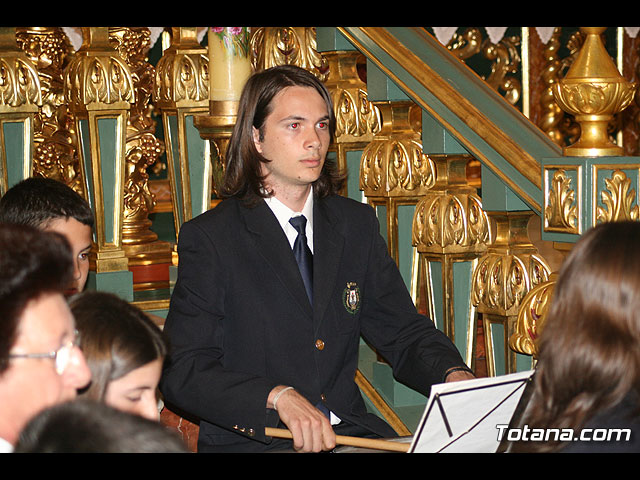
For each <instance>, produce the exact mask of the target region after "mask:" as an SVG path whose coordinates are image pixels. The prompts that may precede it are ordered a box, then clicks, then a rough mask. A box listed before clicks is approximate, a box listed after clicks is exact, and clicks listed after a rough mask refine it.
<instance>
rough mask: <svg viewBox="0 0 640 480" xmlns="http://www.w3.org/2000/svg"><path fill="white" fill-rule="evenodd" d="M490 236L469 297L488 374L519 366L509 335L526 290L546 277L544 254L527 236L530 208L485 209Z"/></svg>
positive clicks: (504, 371)
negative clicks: (477, 317)
mask: <svg viewBox="0 0 640 480" xmlns="http://www.w3.org/2000/svg"><path fill="white" fill-rule="evenodd" d="M488 215H489V218H490V221H491V228H492V229H493V232H494V233H493V234H492V236H493V242H492V243H491V244H490V245H489V246H488V247H487V251H486V253H485V254H484V255H483V256H482V257H481V258H480V259H479V260H478V265H477V267H476V268H475V270H474V273H473V281H472V290H471V301H472V303H473V304H474V305H475V306H476V308H477V311H478V313H479V314H481V315H482V321H483V331H484V336H485V350H486V358H487V372H488V374H489V376H494V375H503V374H506V373H513V372H515V371H517V369H518V365H517V364H516V355H515V352H514V351H513V350H512V349H511V348H510V347H509V339H510V338H511V336H512V335H513V334H514V333H515V331H516V327H515V324H516V318H517V316H518V311H519V309H520V305H521V303H523V299H524V297H525V295H527V294H528V293H529V291H530V290H531V289H532V288H534V287H536V286H537V285H540V284H542V283H544V282H546V281H547V280H548V279H549V275H550V268H549V266H548V264H547V262H546V260H545V259H544V258H543V257H542V256H541V255H540V254H539V253H538V249H537V248H536V247H535V246H534V245H533V243H532V242H531V241H530V239H529V234H528V224H529V221H530V219H531V216H532V215H534V213H533V212H531V211H507V212H489V213H488Z"/></svg>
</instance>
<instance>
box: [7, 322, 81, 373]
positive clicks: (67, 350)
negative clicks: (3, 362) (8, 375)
mask: <svg viewBox="0 0 640 480" xmlns="http://www.w3.org/2000/svg"><path fill="white" fill-rule="evenodd" d="M77 340H78V330H74V332H73V339H71V340H69V341H68V342H67V343H65V344H64V345H62V346H61V347H60V348H59V349H57V350H54V351H52V352H46V353H10V354H9V358H50V359H52V360H54V361H55V363H56V373H57V374H58V375H62V374H63V373H64V371H65V370H66V369H67V366H68V365H69V360H70V359H71V351H72V350H73V347H75V346H76V342H77Z"/></svg>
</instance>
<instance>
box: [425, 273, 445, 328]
mask: <svg viewBox="0 0 640 480" xmlns="http://www.w3.org/2000/svg"><path fill="white" fill-rule="evenodd" d="M427 263H428V268H429V273H430V276H431V287H432V292H433V293H432V294H433V298H432V301H433V312H434V316H435V318H432V319H431V320H433V321H434V323H435V324H436V326H437V327H438V328H439V329H441V330H442V329H443V327H444V325H443V324H442V322H443V319H444V304H443V301H442V293H443V291H444V290H443V288H442V263H440V262H427Z"/></svg>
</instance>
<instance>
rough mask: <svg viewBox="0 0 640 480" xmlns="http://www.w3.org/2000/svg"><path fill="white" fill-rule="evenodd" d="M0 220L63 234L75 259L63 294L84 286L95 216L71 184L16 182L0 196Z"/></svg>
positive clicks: (36, 179)
mask: <svg viewBox="0 0 640 480" xmlns="http://www.w3.org/2000/svg"><path fill="white" fill-rule="evenodd" d="M0 223H14V224H20V225H31V226H33V227H35V228H38V229H40V230H45V231H53V232H58V233H61V234H62V235H64V236H65V237H66V238H67V240H68V241H69V243H70V245H71V248H72V250H73V259H74V260H73V267H74V272H73V280H72V282H71V284H70V285H69V287H68V288H67V290H66V292H65V295H67V296H71V295H74V294H76V293H78V292H81V291H82V290H83V289H84V287H85V284H86V282H87V276H88V274H89V251H90V250H91V243H92V234H93V223H94V218H93V212H92V211H91V207H90V206H89V204H88V202H87V201H86V200H85V199H84V198H83V197H82V196H81V195H79V194H78V193H77V192H75V191H74V190H73V189H72V188H71V187H68V186H67V185H65V184H64V183H62V182H59V181H57V180H54V179H50V178H44V177H30V178H27V179H25V180H23V181H21V182H19V183H17V184H16V185H14V186H13V187H11V188H10V189H9V190H8V191H7V193H5V194H4V196H3V197H2V198H0Z"/></svg>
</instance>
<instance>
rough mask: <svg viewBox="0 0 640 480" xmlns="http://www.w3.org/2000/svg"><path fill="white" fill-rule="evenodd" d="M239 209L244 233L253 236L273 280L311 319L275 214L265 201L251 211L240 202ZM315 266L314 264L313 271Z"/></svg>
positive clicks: (306, 301) (309, 309)
mask: <svg viewBox="0 0 640 480" xmlns="http://www.w3.org/2000/svg"><path fill="white" fill-rule="evenodd" d="M239 209H240V212H241V215H242V216H243V217H244V219H245V224H246V226H247V230H248V231H249V232H250V233H251V234H252V236H253V239H254V241H255V244H256V249H257V251H258V252H259V253H260V255H262V257H263V258H264V259H265V261H266V262H267V264H268V265H269V266H270V267H271V269H272V270H273V273H274V275H275V277H276V278H277V279H278V280H279V281H280V282H281V283H282V285H283V286H284V287H285V289H286V290H287V291H288V292H289V293H290V294H291V296H292V297H293V298H294V300H295V301H296V302H297V303H298V304H299V305H300V307H301V308H302V309H303V311H304V312H305V313H306V314H307V315H308V316H309V317H311V316H312V310H311V305H310V304H309V298H308V297H307V293H306V291H305V289H304V284H303V283H302V277H301V276H300V270H298V264H297V263H296V259H295V257H294V256H293V252H292V250H291V246H290V245H289V241H288V240H287V237H286V235H285V234H284V232H283V231H282V228H281V227H280V224H279V223H278V220H277V219H276V217H275V215H274V214H273V212H272V211H271V209H270V208H269V207H268V206H267V204H266V203H265V202H264V201H261V202H260V203H259V204H258V205H257V206H256V207H254V208H246V207H244V206H243V205H242V204H241V203H239ZM315 263H316V262H315V261H314V272H315ZM314 281H315V273H314ZM314 296H315V288H314Z"/></svg>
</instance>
